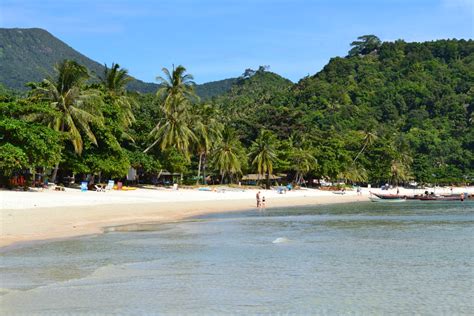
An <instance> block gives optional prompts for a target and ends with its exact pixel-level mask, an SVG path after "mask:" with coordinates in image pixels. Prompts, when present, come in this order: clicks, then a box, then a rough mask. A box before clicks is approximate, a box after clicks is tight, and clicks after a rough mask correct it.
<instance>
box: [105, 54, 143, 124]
mask: <svg viewBox="0 0 474 316" xmlns="http://www.w3.org/2000/svg"><path fill="white" fill-rule="evenodd" d="M100 80H101V83H102V87H103V88H104V90H105V92H106V93H107V95H108V97H109V98H111V100H112V102H113V103H115V104H116V105H117V107H118V108H119V109H120V112H121V113H120V114H121V115H120V122H121V124H122V125H123V126H124V127H128V126H130V125H131V124H132V123H133V122H135V117H134V115H133V111H132V109H133V107H134V106H136V102H135V100H134V99H133V98H131V97H130V96H129V95H127V90H126V89H125V88H126V85H127V83H128V82H130V81H131V80H132V78H131V77H130V76H129V75H128V70H127V69H124V68H120V65H119V64H115V63H112V66H111V68H108V67H107V65H105V69H104V74H103V77H102V78H100Z"/></svg>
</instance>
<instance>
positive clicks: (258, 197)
mask: <svg viewBox="0 0 474 316" xmlns="http://www.w3.org/2000/svg"><path fill="white" fill-rule="evenodd" d="M256 198H257V207H260V191H258V192H257V196H256Z"/></svg>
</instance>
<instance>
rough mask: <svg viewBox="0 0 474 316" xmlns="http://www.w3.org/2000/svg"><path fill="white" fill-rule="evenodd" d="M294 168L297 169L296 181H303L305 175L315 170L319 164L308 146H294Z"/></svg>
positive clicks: (292, 159) (292, 160)
mask: <svg viewBox="0 0 474 316" xmlns="http://www.w3.org/2000/svg"><path fill="white" fill-rule="evenodd" d="M291 163H292V168H294V170H295V171H296V179H295V181H296V183H298V184H299V183H301V182H302V181H303V177H304V176H305V175H306V174H307V173H308V172H310V171H311V170H313V169H314V168H315V166H316V164H317V160H316V158H315V157H314V156H313V154H312V153H311V151H310V150H309V149H308V148H301V147H299V148H294V149H293V150H292V153H291Z"/></svg>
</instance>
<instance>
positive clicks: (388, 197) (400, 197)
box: [370, 192, 405, 200]
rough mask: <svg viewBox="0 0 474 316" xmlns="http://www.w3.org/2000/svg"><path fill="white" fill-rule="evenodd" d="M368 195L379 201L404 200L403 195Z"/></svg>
mask: <svg viewBox="0 0 474 316" xmlns="http://www.w3.org/2000/svg"><path fill="white" fill-rule="evenodd" d="M370 194H373V195H375V196H376V197H378V198H379V199H381V200H405V196H404V195H398V194H378V193H373V192H370Z"/></svg>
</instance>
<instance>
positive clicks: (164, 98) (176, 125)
mask: <svg viewBox="0 0 474 316" xmlns="http://www.w3.org/2000/svg"><path fill="white" fill-rule="evenodd" d="M163 72H164V73H165V78H163V77H157V78H156V79H157V80H158V81H159V82H160V85H161V87H160V88H159V89H158V91H157V93H156V95H157V97H158V99H159V101H160V102H161V104H160V109H161V112H162V114H163V118H162V119H161V120H160V121H159V122H158V123H157V124H156V126H155V128H154V129H153V130H152V131H151V132H150V136H151V137H153V138H155V141H154V142H153V143H152V144H151V145H150V146H149V147H148V148H147V149H145V151H144V152H147V151H149V150H150V149H151V148H152V147H153V146H155V145H156V144H158V143H159V144H160V148H161V149H162V150H165V149H167V148H169V147H175V148H176V149H177V150H178V151H179V152H181V153H182V154H183V155H184V156H185V157H186V159H188V160H189V159H190V155H189V151H190V146H191V143H192V141H194V140H195V139H196V136H195V135H194V132H193V131H192V129H191V128H190V126H192V124H191V123H192V120H191V113H190V108H191V104H192V102H193V101H194V99H195V93H194V87H193V86H194V82H193V81H192V78H193V76H192V75H190V74H186V68H184V67H183V66H181V65H180V66H178V67H177V68H176V69H175V68H174V66H173V71H172V72H171V73H170V71H169V70H168V69H166V68H163Z"/></svg>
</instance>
